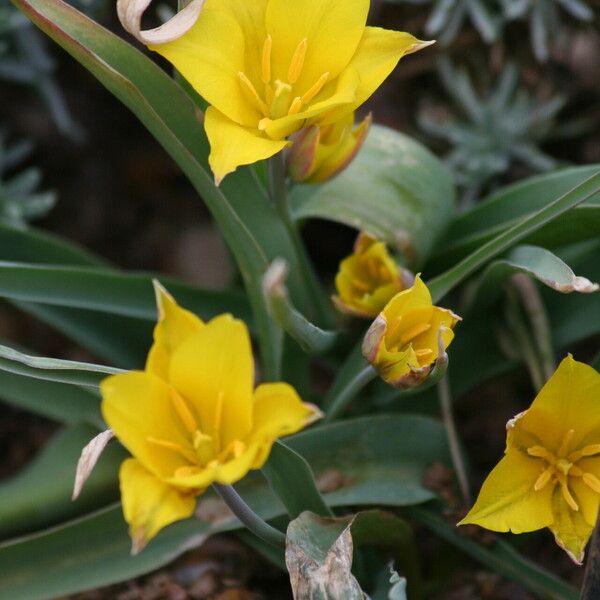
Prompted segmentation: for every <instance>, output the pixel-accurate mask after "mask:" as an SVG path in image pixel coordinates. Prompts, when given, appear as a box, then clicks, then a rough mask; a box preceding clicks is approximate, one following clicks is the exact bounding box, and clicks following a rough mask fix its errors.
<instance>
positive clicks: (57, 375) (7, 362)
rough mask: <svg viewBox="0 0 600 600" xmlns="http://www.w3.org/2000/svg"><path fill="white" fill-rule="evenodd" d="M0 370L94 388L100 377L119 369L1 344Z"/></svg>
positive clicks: (116, 371) (117, 371)
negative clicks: (31, 353) (19, 349)
mask: <svg viewBox="0 0 600 600" xmlns="http://www.w3.org/2000/svg"><path fill="white" fill-rule="evenodd" d="M0 371H8V372H9V373H15V374H17V375H24V376H26V377H32V378H33V379H42V380H45V381H56V382H59V383H70V384H74V385H81V386H86V387H92V388H97V387H98V385H99V383H100V381H101V380H102V379H104V378H105V377H106V376H107V375H112V374H114V373H119V372H120V369H113V368H112V367H106V366H104V365H95V364H92V363H82V362H75V361H71V360H59V359H56V358H45V357H41V356H30V355H29V354H23V353H22V352H19V351H18V350H15V349H14V348H10V347H9V346H3V345H1V344H0ZM0 380H1V375H0Z"/></svg>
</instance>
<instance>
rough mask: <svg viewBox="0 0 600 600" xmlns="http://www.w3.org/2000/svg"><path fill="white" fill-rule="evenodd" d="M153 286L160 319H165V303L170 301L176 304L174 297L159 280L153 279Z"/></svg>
mask: <svg viewBox="0 0 600 600" xmlns="http://www.w3.org/2000/svg"><path fill="white" fill-rule="evenodd" d="M152 286H153V288H154V297H155V299H156V309H157V312H158V318H159V320H160V319H163V318H164V316H165V308H164V301H165V300H170V301H171V302H174V300H173V297H172V296H171V294H169V292H168V291H167V289H166V288H165V287H164V286H163V285H162V283H161V282H160V281H159V280H158V279H152Z"/></svg>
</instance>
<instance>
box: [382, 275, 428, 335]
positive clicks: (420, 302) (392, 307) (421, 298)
mask: <svg viewBox="0 0 600 600" xmlns="http://www.w3.org/2000/svg"><path fill="white" fill-rule="evenodd" d="M431 306H432V304H431V294H430V293H429V289H428V288H427V286H426V285H425V284H424V283H423V281H422V280H421V274H420V273H418V274H417V276H416V277H415V283H414V285H413V286H412V287H410V288H408V289H407V290H403V291H402V292H400V293H398V294H396V295H395V296H394V297H393V298H392V299H391V300H390V301H389V302H388V303H387V305H386V307H385V308H384V309H383V314H384V315H385V317H386V320H387V321H388V323H390V324H391V322H392V321H393V320H394V318H395V317H396V316H398V315H403V314H407V313H408V312H410V311H412V310H416V309H422V308H426V307H431Z"/></svg>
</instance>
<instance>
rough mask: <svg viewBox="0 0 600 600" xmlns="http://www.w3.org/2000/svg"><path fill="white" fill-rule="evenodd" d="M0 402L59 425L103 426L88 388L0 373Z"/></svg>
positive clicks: (97, 398)
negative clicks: (59, 423)
mask: <svg viewBox="0 0 600 600" xmlns="http://www.w3.org/2000/svg"><path fill="white" fill-rule="evenodd" d="M0 400H3V401H5V402H8V403H9V404H12V405H14V406H18V407H19V408H24V409H26V410H29V411H31V412H34V413H36V414H38V415H42V416H44V417H48V418H50V419H53V420H55V421H59V422H61V423H66V424H70V423H81V422H85V423H90V424H92V425H96V426H97V427H102V426H103V421H102V417H101V416H100V400H99V397H98V394H97V393H94V392H93V391H92V390H90V389H89V388H82V387H79V386H76V385H70V384H66V383H57V382H54V381H43V380H41V379H34V378H32V377H29V376H26V375H17V374H15V373H10V372H8V371H0Z"/></svg>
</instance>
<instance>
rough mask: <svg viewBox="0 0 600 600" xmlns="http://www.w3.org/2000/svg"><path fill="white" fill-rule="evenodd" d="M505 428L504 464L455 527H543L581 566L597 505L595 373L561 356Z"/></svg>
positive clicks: (598, 396) (599, 437) (599, 463)
mask: <svg viewBox="0 0 600 600" xmlns="http://www.w3.org/2000/svg"><path fill="white" fill-rule="evenodd" d="M506 429H507V436H506V449H505V451H504V457H503V458H502V460H501V461H500V462H499V463H498V464H497V465H496V466H495V467H494V469H493V470H492V472H491V473H490V474H489V475H488V477H487V479H486V480H485V481H484V483H483V486H482V488H481V491H480V492H479V497H478V498H477V501H476V502H475V505H474V506H473V508H472V509H471V510H470V511H469V513H468V514H467V516H466V517H465V518H464V519H463V520H462V521H461V522H460V523H459V525H465V524H468V523H473V524H476V525H480V526H481V527H485V528H486V529H491V530H493V531H503V532H504V531H512V532H513V533H524V532H527V531H535V530H536V529H543V528H545V527H548V528H549V529H550V530H551V531H552V533H553V534H554V537H555V539H556V542H557V543H558V544H559V545H560V546H561V547H562V548H563V549H564V550H565V551H566V552H567V553H568V554H569V556H570V557H571V558H572V559H573V560H574V561H575V562H577V563H581V561H582V560H583V555H584V550H585V546H586V544H587V541H588V539H589V538H590V535H591V534H592V531H593V529H594V526H595V524H596V519H597V516H598V506H599V505H600V374H598V372H597V371H596V370H595V369H593V368H592V367H590V366H589V365H586V364H584V363H581V362H578V361H576V360H574V359H573V357H572V356H571V355H568V356H567V357H566V358H565V359H564V360H563V361H562V362H561V363H560V365H559V367H558V369H556V371H555V372H554V374H553V375H552V377H551V378H550V379H549V380H548V381H547V383H546V384H545V385H544V387H543V388H542V389H541V390H540V392H539V394H538V395H537V397H536V398H535V400H534V401H533V403H532V404H531V406H530V407H529V408H528V409H527V410H526V411H525V412H523V413H521V414H519V415H517V416H516V417H515V418H514V419H512V420H510V421H509V422H508V424H507V426H506Z"/></svg>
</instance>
